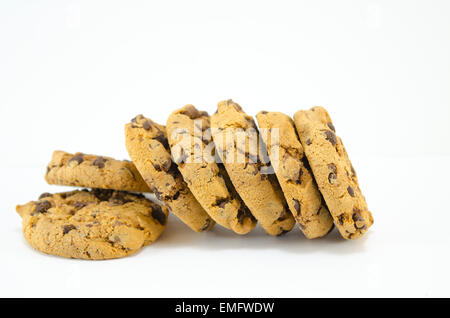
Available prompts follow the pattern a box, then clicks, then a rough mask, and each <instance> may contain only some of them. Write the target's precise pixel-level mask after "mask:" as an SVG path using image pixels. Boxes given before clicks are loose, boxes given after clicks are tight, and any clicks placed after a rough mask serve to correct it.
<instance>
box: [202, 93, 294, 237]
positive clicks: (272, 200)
mask: <svg viewBox="0 0 450 318" xmlns="http://www.w3.org/2000/svg"><path fill="white" fill-rule="evenodd" d="M211 127H212V135H213V139H214V143H215V146H216V151H217V153H218V155H219V157H220V158H221V159H222V161H223V163H224V166H225V168H226V170H227V172H228V175H229V176H230V179H231V181H232V182H233V185H234V187H235V189H236V191H237V192H238V193H239V195H240V196H241V198H242V200H243V201H244V203H245V204H246V205H247V207H248V208H249V209H250V211H251V213H252V214H253V215H254V216H255V218H256V219H257V220H258V221H259V222H260V223H261V226H262V227H263V228H264V230H265V231H266V232H267V233H268V234H270V235H281V234H283V233H286V232H288V231H290V230H291V229H292V228H293V227H294V225H295V220H294V217H293V216H292V214H291V212H290V211H289V208H288V206H287V204H286V201H285V199H284V197H283V194H282V192H281V189H280V188H279V185H278V182H277V180H276V178H275V176H273V175H271V174H265V173H264V171H261V169H264V167H265V166H268V163H263V162H262V160H261V158H260V156H259V151H258V149H259V144H258V142H259V136H258V131H257V129H256V125H255V123H254V121H253V119H252V118H251V117H250V116H247V115H246V114H245V113H244V112H243V111H242V108H241V107H240V106H239V105H238V104H236V103H234V102H233V101H232V100H227V101H222V102H220V103H219V105H218V109H217V112H216V113H215V114H214V115H212V116H211Z"/></svg>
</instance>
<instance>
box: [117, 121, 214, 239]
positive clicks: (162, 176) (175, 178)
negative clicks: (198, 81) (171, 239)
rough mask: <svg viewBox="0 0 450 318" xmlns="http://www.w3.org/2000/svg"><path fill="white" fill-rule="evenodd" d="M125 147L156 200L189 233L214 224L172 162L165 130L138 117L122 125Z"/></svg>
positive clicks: (207, 228)
mask: <svg viewBox="0 0 450 318" xmlns="http://www.w3.org/2000/svg"><path fill="white" fill-rule="evenodd" d="M125 135H126V146H127V150H128V153H129V154H130V157H131V159H132V160H133V163H134V164H135V165H136V168H137V169H138V170H139V172H140V174H141V176H142V177H143V178H144V180H145V182H146V183H147V184H148V186H149V187H150V189H151V191H152V192H153V193H154V194H155V195H156V197H157V198H158V199H159V200H160V201H162V202H164V203H165V204H166V205H167V206H168V207H169V208H170V210H171V211H172V212H173V213H174V214H175V215H176V216H178V217H179V218H180V219H181V220H182V221H183V222H184V223H186V224H187V225H188V226H189V227H190V228H191V229H192V230H194V231H196V232H202V231H205V230H209V229H210V228H212V227H213V226H214V221H213V220H212V219H211V218H210V216H209V215H208V214H207V213H206V212H205V210H204V209H203V208H202V206H201V205H200V204H199V203H198V202H197V200H196V199H195V197H194V195H193V194H192V193H191V191H190V190H189V188H188V186H187V185H186V183H185V182H184V180H183V177H182V176H181V173H180V172H179V171H178V167H177V165H176V164H175V163H174V162H173V161H172V157H171V154H170V148H169V143H168V140H167V134H166V128H165V127H164V126H161V125H158V124H156V123H154V122H153V121H151V120H150V119H147V118H145V117H144V116H142V115H138V116H137V117H135V118H133V119H132V120H131V123H129V124H127V125H126V126H125Z"/></svg>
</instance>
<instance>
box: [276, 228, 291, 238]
mask: <svg viewBox="0 0 450 318" xmlns="http://www.w3.org/2000/svg"><path fill="white" fill-rule="evenodd" d="M280 231H281V232H280V233H279V234H277V236H283V235H285V234H286V233H288V232H289V230H285V229H283V228H281V227H280Z"/></svg>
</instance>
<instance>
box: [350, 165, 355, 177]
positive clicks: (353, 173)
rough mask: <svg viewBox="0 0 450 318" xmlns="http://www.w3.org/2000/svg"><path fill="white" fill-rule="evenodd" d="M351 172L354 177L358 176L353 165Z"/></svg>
mask: <svg viewBox="0 0 450 318" xmlns="http://www.w3.org/2000/svg"><path fill="white" fill-rule="evenodd" d="M350 168H351V171H352V176H353V177H354V176H356V171H355V168H353V165H351V167H350Z"/></svg>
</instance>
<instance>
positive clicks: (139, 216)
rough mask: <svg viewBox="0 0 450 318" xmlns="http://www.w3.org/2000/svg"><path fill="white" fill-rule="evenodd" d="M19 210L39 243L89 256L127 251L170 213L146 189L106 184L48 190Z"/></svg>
mask: <svg viewBox="0 0 450 318" xmlns="http://www.w3.org/2000/svg"><path fill="white" fill-rule="evenodd" d="M16 210H17V212H18V213H19V214H20V216H21V217H22V225H23V234H24V236H25V239H26V240H27V242H28V243H29V244H30V245H31V246H33V247H34V248H35V249H37V250H39V251H41V252H43V253H46V254H52V255H57V256H62V257H68V258H80V259H90V260H103V259H112V258H119V257H124V256H128V255H131V254H133V253H136V252H137V251H138V250H140V249H141V248H142V247H143V246H145V245H149V244H151V243H153V242H154V241H156V239H158V237H159V236H160V235H161V234H162V232H163V231H164V229H165V228H166V223H167V214H168V210H167V208H165V207H161V206H160V205H158V204H156V203H153V202H151V201H149V200H147V199H146V198H145V197H144V196H142V195H135V194H131V193H128V192H122V191H113V190H101V189H94V190H92V191H91V192H89V191H87V190H83V191H73V192H65V193H58V194H53V195H52V194H49V193H45V194H43V195H41V197H40V198H39V200H38V201H32V202H29V203H28V204H26V205H18V206H17V207H16Z"/></svg>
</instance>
